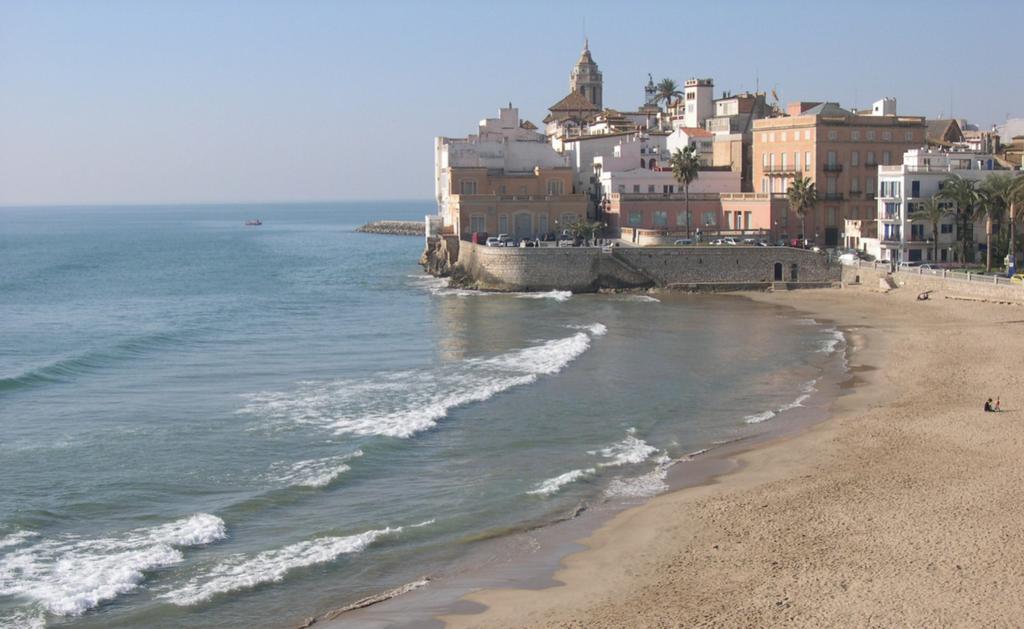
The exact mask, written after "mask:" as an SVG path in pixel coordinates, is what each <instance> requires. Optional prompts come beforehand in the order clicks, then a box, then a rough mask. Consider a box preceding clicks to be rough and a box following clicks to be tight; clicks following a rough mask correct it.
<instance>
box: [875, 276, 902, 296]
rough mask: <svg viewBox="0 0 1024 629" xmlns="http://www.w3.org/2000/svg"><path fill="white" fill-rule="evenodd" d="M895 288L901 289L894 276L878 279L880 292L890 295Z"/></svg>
mask: <svg viewBox="0 0 1024 629" xmlns="http://www.w3.org/2000/svg"><path fill="white" fill-rule="evenodd" d="M894 288H899V285H898V284H896V278H894V277H893V276H891V275H886V276H885V277H880V278H878V290H880V291H882V292H883V293H888V292H889V291H891V290H893V289H894Z"/></svg>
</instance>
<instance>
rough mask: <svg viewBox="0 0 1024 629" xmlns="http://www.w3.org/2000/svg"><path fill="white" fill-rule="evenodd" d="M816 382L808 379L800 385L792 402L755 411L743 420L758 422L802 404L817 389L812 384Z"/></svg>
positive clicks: (751, 422) (749, 422)
mask: <svg viewBox="0 0 1024 629" xmlns="http://www.w3.org/2000/svg"><path fill="white" fill-rule="evenodd" d="M817 383H818V381H817V380H808V381H807V382H805V383H803V384H802V385H801V386H800V395H798V396H797V397H796V399H794V400H793V401H792V402H789V403H786V404H783V405H782V406H780V407H779V408H777V409H776V410H774V411H764V412H763V413H757V414H756V415H747V416H746V417H744V418H743V421H745V422H746V423H748V424H760V423H761V422H764V421H768V420H769V419H771V418H773V417H775V416H776V415H778V414H779V413H785V412H786V411H791V410H793V409H794V408H799V407H801V406H803V405H804V402H806V401H807V400H809V399H811V395H813V394H814V392H815V391H817V390H818V389H817V387H815V386H814V385H816V384H817Z"/></svg>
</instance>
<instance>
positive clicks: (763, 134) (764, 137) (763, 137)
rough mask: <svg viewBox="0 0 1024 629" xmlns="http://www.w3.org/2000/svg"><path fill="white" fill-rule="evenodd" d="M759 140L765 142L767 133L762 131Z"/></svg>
mask: <svg viewBox="0 0 1024 629" xmlns="http://www.w3.org/2000/svg"><path fill="white" fill-rule="evenodd" d="M761 141H762V142H767V141H768V134H767V133H762V134H761Z"/></svg>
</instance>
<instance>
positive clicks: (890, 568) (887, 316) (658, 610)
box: [442, 288, 1024, 627]
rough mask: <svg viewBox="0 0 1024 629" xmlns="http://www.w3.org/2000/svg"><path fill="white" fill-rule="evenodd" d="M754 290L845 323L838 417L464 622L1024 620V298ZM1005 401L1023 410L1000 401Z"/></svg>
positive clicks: (664, 500)
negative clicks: (845, 384) (553, 582)
mask: <svg viewBox="0 0 1024 629" xmlns="http://www.w3.org/2000/svg"><path fill="white" fill-rule="evenodd" d="M750 297H751V298H753V299H756V300H758V301H764V302H768V303H773V304H777V305H785V306H791V307H794V308H796V309H799V310H801V311H803V312H806V313H808V314H810V315H811V316H814V317H817V318H820V319H828V320H832V321H834V322H836V324H838V325H839V326H840V327H841V329H843V330H844V332H845V333H846V337H847V343H848V346H849V348H848V358H849V363H850V368H851V371H852V373H853V380H852V382H851V386H850V387H849V389H848V393H847V394H846V395H843V396H841V397H840V398H839V399H838V400H837V401H836V402H835V403H834V405H833V409H832V415H831V418H830V419H829V420H828V421H826V422H824V423H822V424H819V425H817V426H815V427H813V428H811V429H809V430H807V431H805V432H803V433H801V434H800V435H798V436H796V437H793V438H787V439H784V440H779V441H777V442H774V443H770V444H768V445H765V446H762V447H758V448H755V449H752V450H749V451H747V452H743V453H741V454H739V455H738V456H736V457H735V458H736V459H737V460H738V462H739V463H740V468H739V470H738V471H736V472H734V473H731V474H728V475H725V476H722V477H719V478H717V479H715V480H714V481H713V482H711V483H709V484H706V485H702V486H699V487H693V488H689V489H684V490H681V491H677V492H673V493H669V494H665V495H662V496H660V497H658V498H655V499H654V500H652V501H650V502H649V503H647V504H645V505H643V506H640V507H637V508H633V509H630V510H628V511H625V512H623V513H621V514H619V515H617V516H616V517H614V518H613V519H612V520H611V521H610V522H609V523H608V524H606V525H605V526H603V527H602V528H600V529H599V530H598V531H597V532H596V533H595V534H593V535H592V536H591V537H589V538H587V539H586V540H583V543H584V545H585V546H586V547H587V550H584V551H582V552H579V553H576V554H573V555H571V556H569V557H567V558H566V560H565V561H563V564H562V566H563V567H562V569H561V570H560V571H559V572H558V573H557V574H556V575H555V578H556V579H557V581H559V582H561V583H564V585H563V586H556V587H551V588H547V589H543V590H484V591H479V592H475V593H473V594H471V595H470V596H468V597H467V599H468V600H469V601H472V602H474V603H478V604H482V605H485V606H486V610H485V611H483V612H482V613H475V614H465V615H451V616H447V617H444V618H442V620H444V621H445V622H446V623H447V625H448V626H451V627H521V626H544V627H547V626H550V627H668V626H679V627H692V626H729V627H737V626H787V627H797V626H799V627H822V626H833V627H834V626H880V627H881V626H896V625H899V626H1015V625H1019V623H1020V619H1021V617H1022V616H1024V594H1022V593H1024V539H1022V537H1021V535H1020V531H1021V526H1022V521H1024V508H1022V507H1024V498H1022V497H1021V495H1022V490H1024V387H1022V386H1021V384H1022V383H1021V378H1020V376H1019V375H1018V374H1015V373H1013V371H1014V370H1015V369H1016V368H1017V367H1019V366H1020V364H1021V356H1022V350H1024V340H1022V337H1021V335H1020V333H1021V331H1024V308H1022V307H1020V306H1014V305H995V304H985V303H976V302H964V301H954V300H947V299H943V295H942V294H941V293H940V294H933V295H932V299H931V300H928V301H925V302H918V301H916V300H915V293H913V292H911V291H909V290H906V289H903V290H897V291H894V292H892V293H889V294H881V293H877V292H874V291H870V290H867V289H863V288H854V289H843V290H808V291H796V292H790V293H777V294H755V295H750ZM996 396H1001V398H1002V407H1003V410H1004V412H1002V413H999V414H995V413H984V412H982V406H983V404H984V401H985V399H986V398H988V397H993V398H994V397H996ZM466 607H467V609H468V608H469V606H466ZM473 607H474V608H477V607H479V605H475V606H473Z"/></svg>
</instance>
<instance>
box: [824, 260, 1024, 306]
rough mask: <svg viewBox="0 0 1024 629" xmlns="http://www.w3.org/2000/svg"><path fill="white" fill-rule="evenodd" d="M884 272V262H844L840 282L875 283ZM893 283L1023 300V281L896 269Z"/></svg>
mask: <svg viewBox="0 0 1024 629" xmlns="http://www.w3.org/2000/svg"><path fill="white" fill-rule="evenodd" d="M887 275H889V273H888V269H887V268H886V267H885V266H879V267H878V268H877V269H874V268H872V267H871V266H861V267H859V268H858V267H856V266H844V267H843V271H842V276H843V284H858V283H859V284H863V285H865V286H868V287H869V288H875V287H877V286H878V280H879V278H884V277H886V276H887ZM892 277H893V279H894V280H895V282H896V285H897V286H898V287H900V288H907V289H908V290H912V291H915V292H924V291H934V292H936V293H939V294H941V295H943V296H949V297H970V298H974V299H988V300H992V301H1014V302H1018V303H1024V285H1021V284H1009V285H1007V284H991V283H988V282H987V281H977V280H972V281H967V280H962V279H955V278H950V277H938V276H935V275H919V274H917V273H915V272H914V271H899V272H897V273H893V274H892Z"/></svg>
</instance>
